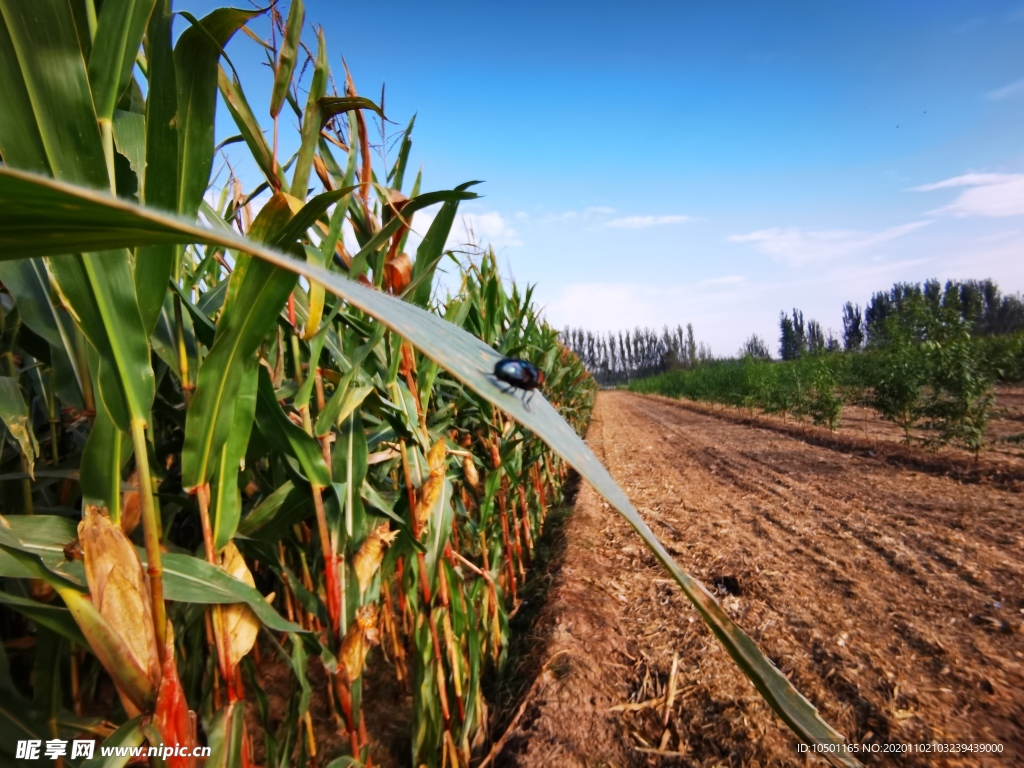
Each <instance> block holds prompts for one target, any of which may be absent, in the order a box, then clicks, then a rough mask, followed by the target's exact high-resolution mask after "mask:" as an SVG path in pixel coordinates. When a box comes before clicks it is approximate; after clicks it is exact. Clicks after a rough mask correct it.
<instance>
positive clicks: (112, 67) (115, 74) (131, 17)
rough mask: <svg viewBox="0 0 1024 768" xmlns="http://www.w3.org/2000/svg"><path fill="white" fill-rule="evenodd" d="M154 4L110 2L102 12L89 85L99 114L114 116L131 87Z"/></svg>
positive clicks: (103, 117)
mask: <svg viewBox="0 0 1024 768" xmlns="http://www.w3.org/2000/svg"><path fill="white" fill-rule="evenodd" d="M153 4H154V0H106V2H104V3H103V5H102V7H101V8H100V15H99V18H98V19H97V24H96V36H95V37H94V38H93V41H92V53H91V55H90V56H89V85H90V86H91V87H92V97H93V103H94V104H95V105H96V114H97V116H98V117H99V119H101V120H110V119H111V118H113V116H114V107H115V106H116V105H117V99H118V96H120V95H121V92H122V91H124V89H125V87H127V85H128V81H129V80H130V79H131V76H132V68H133V67H134V66H135V57H136V55H137V54H138V52H139V45H141V43H142V35H143V33H144V32H145V31H146V24H147V23H148V22H149V16H150V14H151V13H152V12H153Z"/></svg>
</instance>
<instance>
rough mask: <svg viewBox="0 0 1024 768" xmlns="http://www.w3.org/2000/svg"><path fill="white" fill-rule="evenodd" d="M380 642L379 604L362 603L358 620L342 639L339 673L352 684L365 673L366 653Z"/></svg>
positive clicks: (357, 616) (357, 614) (358, 612)
mask: <svg viewBox="0 0 1024 768" xmlns="http://www.w3.org/2000/svg"><path fill="white" fill-rule="evenodd" d="M378 643H380V635H379V633H378V631H377V606H376V605H373V604H371V605H362V606H360V607H359V608H357V609H356V620H355V621H353V622H352V624H351V626H349V628H348V632H346V633H345V639H344V640H342V641H341V653H340V654H338V674H340V675H341V677H342V678H344V680H345V681H346V682H347V683H348V684H349V685H351V684H352V683H353V682H355V681H356V680H358V679H359V676H360V675H361V674H363V665H364V664H365V663H366V654H367V653H369V651H370V647H371V646H374V645H377V644H378Z"/></svg>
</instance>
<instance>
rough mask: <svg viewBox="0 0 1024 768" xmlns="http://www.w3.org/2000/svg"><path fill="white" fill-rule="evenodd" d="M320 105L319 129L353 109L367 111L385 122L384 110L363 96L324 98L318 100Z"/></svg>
mask: <svg viewBox="0 0 1024 768" xmlns="http://www.w3.org/2000/svg"><path fill="white" fill-rule="evenodd" d="M318 101H319V104H320V127H321V128H322V127H323V125H324V123H326V122H327V121H328V120H330V119H331V118H332V117H334V116H335V115H340V114H341V113H342V112H351V111H352V110H354V109H369V110H371V111H372V112H374V113H376V115H377V116H378V117H379V118H380V119H381V120H387V117H386V116H385V115H384V110H383V109H381V108H380V107H379V106H378V105H377V104H376V103H374V102H373V101H372V100H371V99H368V98H366V97H365V96H324V97H323V98H321V99H319V100H318Z"/></svg>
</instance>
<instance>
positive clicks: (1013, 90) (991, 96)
mask: <svg viewBox="0 0 1024 768" xmlns="http://www.w3.org/2000/svg"><path fill="white" fill-rule="evenodd" d="M1022 95H1024V77H1022V78H1021V79H1020V80H1015V81H1014V82H1012V83H1010V84H1009V85H1004V86H1003V87H1002V88H996V89H995V90H994V91H989V92H988V93H986V94H985V98H986V99H988V100H989V101H1005V100H1006V99H1012V98H1013V97H1014V96H1022Z"/></svg>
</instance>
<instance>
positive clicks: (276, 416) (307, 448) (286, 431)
mask: <svg viewBox="0 0 1024 768" xmlns="http://www.w3.org/2000/svg"><path fill="white" fill-rule="evenodd" d="M256 423H257V424H258V425H259V428H260V432H261V433H262V434H263V436H264V437H265V438H266V439H267V440H268V441H269V442H270V443H271V445H273V446H274V447H275V448H276V449H277V450H279V451H282V452H283V453H286V454H288V455H289V456H293V457H294V458H295V459H296V461H298V462H299V465H300V466H301V467H302V471H303V472H305V473H306V478H307V479H308V480H309V482H310V483H312V484H313V485H318V486H320V487H321V488H325V487H327V486H328V485H330V484H331V473H330V470H329V469H328V467H327V464H326V463H325V462H324V455H323V453H322V452H321V450H320V444H319V443H318V442H317V441H316V440H314V439H313V438H312V437H310V436H309V435H307V434H306V433H305V432H304V431H303V430H302V428H301V427H298V426H296V425H295V424H294V423H292V420H291V419H289V418H288V417H287V416H285V414H284V411H282V410H281V405H280V403H278V402H277V396H276V394H275V393H274V384H273V382H271V380H270V374H269V373H267V369H266V368H264V367H263V366H260V371H259V394H258V396H257V402H256Z"/></svg>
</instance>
